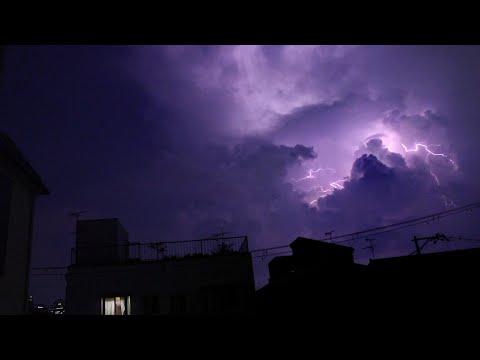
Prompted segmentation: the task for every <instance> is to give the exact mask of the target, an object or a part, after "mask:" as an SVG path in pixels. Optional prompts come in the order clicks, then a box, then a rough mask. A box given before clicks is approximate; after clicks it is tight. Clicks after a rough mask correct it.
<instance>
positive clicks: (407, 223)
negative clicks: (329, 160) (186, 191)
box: [32, 202, 480, 275]
mask: <svg viewBox="0 0 480 360" xmlns="http://www.w3.org/2000/svg"><path fill="white" fill-rule="evenodd" d="M477 207H480V202H476V203H472V204H469V205H465V206H462V207H457V208H455V209H451V210H446V211H442V212H439V213H435V214H430V215H425V216H422V217H419V218H415V219H411V220H406V221H402V222H398V223H394V224H390V225H385V226H380V227H376V228H372V229H367V230H362V231H357V232H354V233H350V234H344V235H337V236H334V237H329V238H324V239H318V241H326V240H330V241H332V240H335V239H341V238H345V237H353V239H346V240H341V241H337V243H345V242H348V241H355V240H358V239H363V238H366V237H368V236H374V235H379V234H384V233H388V232H392V231H397V230H401V229H404V228H408V227H412V226H416V225H420V224H423V223H428V222H430V221H434V220H436V219H437V220H438V219H441V218H444V217H447V216H451V215H456V214H459V213H461V212H465V211H469V210H473V209H475V208H477ZM399 225H403V226H399ZM390 228H393V229H390ZM384 229H388V230H384ZM376 230H383V231H378V232H375V233H373V234H371V232H372V231H376ZM360 234H365V235H363V236H358V235H360ZM241 237H243V236H234V237H226V238H223V239H233V238H241ZM203 240H212V239H210V238H207V239H197V240H193V241H203ZM462 240H469V241H480V239H469V238H463V237H462ZM190 241H192V240H187V241H175V242H172V243H179V242H190ZM165 243H169V242H165ZM289 247H290V245H280V246H272V247H268V248H262V249H255V250H250V251H249V252H250V254H253V253H257V252H262V251H263V252H266V251H269V250H276V249H284V248H289ZM289 252H291V250H289V251H285V252H282V253H276V254H271V255H268V254H264V255H259V256H253V257H252V258H257V257H265V256H273V255H279V254H284V253H289ZM66 268H67V267H43V268H32V270H48V269H66ZM52 275H53V274H52Z"/></svg>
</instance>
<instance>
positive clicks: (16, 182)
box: [0, 132, 48, 314]
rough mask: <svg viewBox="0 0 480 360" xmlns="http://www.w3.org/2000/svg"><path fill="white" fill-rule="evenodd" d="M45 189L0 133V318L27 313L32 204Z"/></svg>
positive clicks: (14, 147) (14, 146)
mask: <svg viewBox="0 0 480 360" xmlns="http://www.w3.org/2000/svg"><path fill="white" fill-rule="evenodd" d="M38 195H48V189H47V188H46V187H45V185H44V184H43V182H42V180H41V179H40V176H39V175H38V174H37V173H36V172H35V170H34V169H33V168H32V166H31V165H30V164H29V162H28V161H27V160H26V158H25V157H24V156H23V155H22V153H21V152H20V150H19V149H18V148H17V146H16V145H15V143H14V142H13V141H12V140H11V139H10V138H9V137H8V136H7V135H6V134H5V133H3V132H0V314H25V313H27V312H28V310H29V309H28V287H29V284H28V280H29V275H30V255H31V246H32V229H33V218H34V216H33V215H34V210H35V201H36V199H37V196H38Z"/></svg>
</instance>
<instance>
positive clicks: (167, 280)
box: [66, 254, 255, 315]
mask: <svg viewBox="0 0 480 360" xmlns="http://www.w3.org/2000/svg"><path fill="white" fill-rule="evenodd" d="M226 287H230V288H231V289H233V292H234V293H235V294H236V295H235V296H236V299H237V300H238V306H237V308H238V311H242V312H245V311H246V310H247V307H248V306H250V305H253V295H254V291H255V289H254V281H253V271H252V263H251V257H250V255H249V254H242V255H227V256H210V257H204V258H197V259H180V260H170V261H160V262H142V263H137V264H130V265H117V266H96V267H81V266H77V267H71V268H70V269H69V272H68V274H67V289H66V309H67V313H69V314H93V315H99V314H100V309H101V306H100V304H101V298H102V297H110V296H130V297H131V313H132V314H133V315H135V314H144V313H146V312H147V313H148V312H149V311H148V309H146V307H150V306H151V302H152V301H153V297H155V302H156V303H157V310H156V312H157V313H160V314H169V313H170V310H171V298H172V296H183V297H184V299H185V302H186V305H185V306H186V308H185V312H186V313H190V314H195V313H211V312H215V311H217V310H218V309H219V304H218V301H220V300H219V299H220V298H221V296H222V291H221V290H222V288H226Z"/></svg>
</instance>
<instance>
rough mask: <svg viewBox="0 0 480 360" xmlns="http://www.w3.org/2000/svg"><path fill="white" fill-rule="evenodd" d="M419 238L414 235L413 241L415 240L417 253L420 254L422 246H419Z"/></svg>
mask: <svg viewBox="0 0 480 360" xmlns="http://www.w3.org/2000/svg"><path fill="white" fill-rule="evenodd" d="M418 240H419V239H417V236H414V237H413V240H412V241H413V242H415V249H417V255H420V246H418Z"/></svg>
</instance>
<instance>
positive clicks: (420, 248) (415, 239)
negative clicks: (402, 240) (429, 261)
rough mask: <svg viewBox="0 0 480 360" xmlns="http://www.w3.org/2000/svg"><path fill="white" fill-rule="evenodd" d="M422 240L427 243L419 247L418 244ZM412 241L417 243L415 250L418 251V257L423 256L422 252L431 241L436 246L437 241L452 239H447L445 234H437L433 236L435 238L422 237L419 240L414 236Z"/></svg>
mask: <svg viewBox="0 0 480 360" xmlns="http://www.w3.org/2000/svg"><path fill="white" fill-rule="evenodd" d="M420 240H425V242H424V243H423V245H422V246H419V244H418V242H419V241H420ZM412 241H413V242H414V243H415V249H416V253H417V255H420V254H421V250H422V249H423V248H424V246H425V245H426V244H427V243H428V242H429V241H433V243H434V244H436V243H437V241H450V239H449V238H448V237H446V236H445V235H443V234H440V233H436V234H435V235H433V236H425V237H421V238H417V236H414V237H413V240H412Z"/></svg>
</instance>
